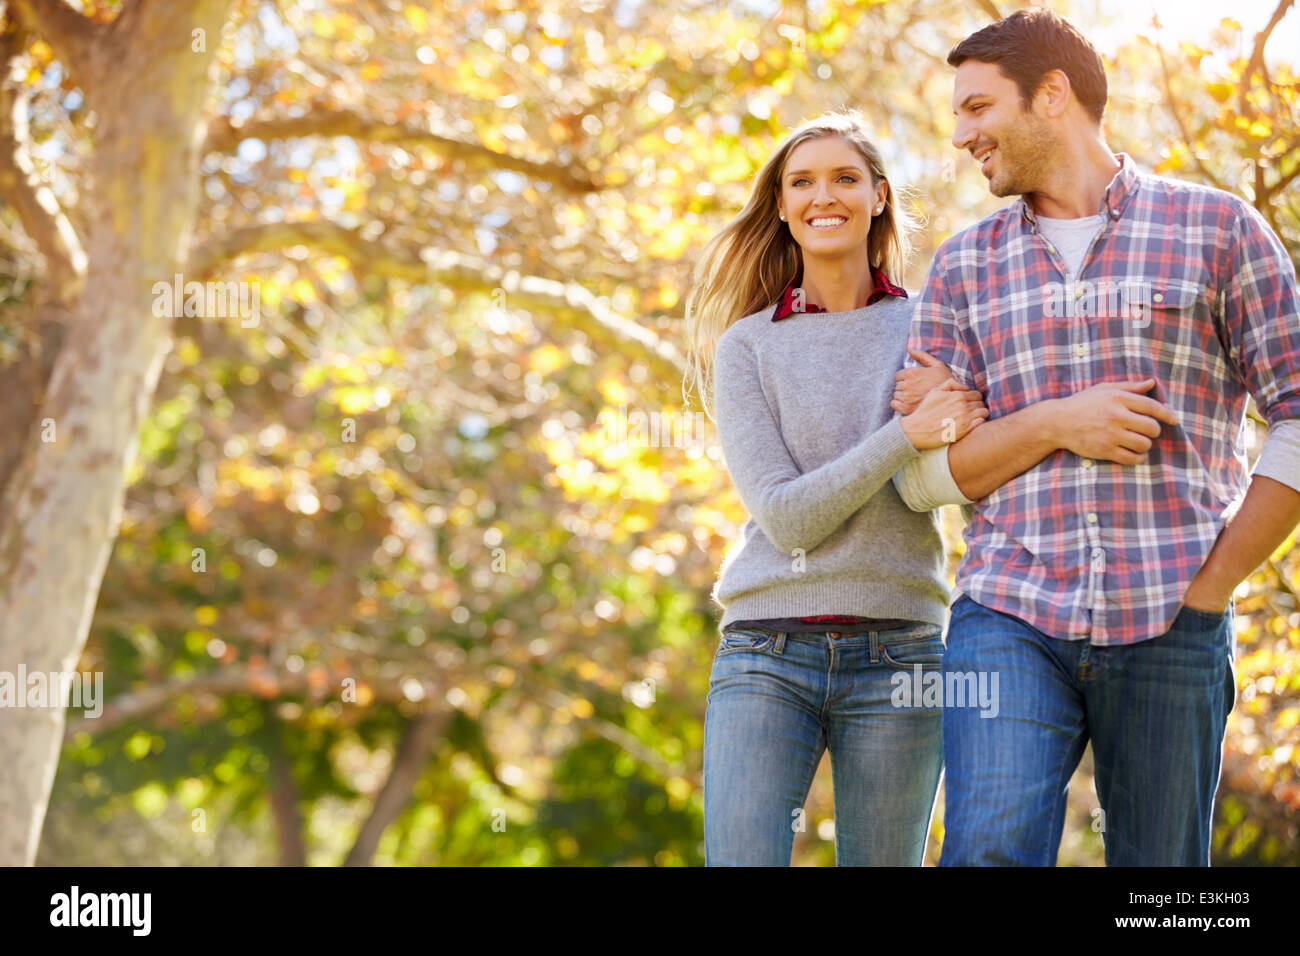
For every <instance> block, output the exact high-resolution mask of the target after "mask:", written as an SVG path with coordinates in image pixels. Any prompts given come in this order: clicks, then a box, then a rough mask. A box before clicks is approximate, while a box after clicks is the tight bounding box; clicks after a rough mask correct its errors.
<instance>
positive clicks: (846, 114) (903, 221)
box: [682, 109, 916, 419]
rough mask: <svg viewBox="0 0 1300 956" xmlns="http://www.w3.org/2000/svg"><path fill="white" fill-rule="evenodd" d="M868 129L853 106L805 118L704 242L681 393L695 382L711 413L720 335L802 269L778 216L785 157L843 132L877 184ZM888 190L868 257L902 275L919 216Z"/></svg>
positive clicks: (689, 303)
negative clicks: (739, 206)
mask: <svg viewBox="0 0 1300 956" xmlns="http://www.w3.org/2000/svg"><path fill="white" fill-rule="evenodd" d="M869 134H870V130H869V129H868V127H867V124H866V121H865V120H864V119H863V118H862V114H861V113H859V112H858V111H857V110H851V109H845V110H839V111H833V112H829V113H823V114H822V115H821V116H818V117H816V118H814V119H811V120H808V121H807V122H805V123H803V124H802V125H800V126H799V127H798V128H797V129H795V130H794V131H793V132H791V133H790V135H789V136H788V137H787V138H786V140H785V142H783V143H782V144H781V145H780V146H779V147H778V148H777V150H776V151H775V152H774V153H773V154H772V155H771V156H770V157H769V158H768V160H767V162H765V163H764V164H763V167H762V169H760V170H759V171H758V173H757V175H756V176H755V177H754V185H753V188H752V190H751V192H750V196H749V201H748V202H746V203H745V208H744V209H742V210H741V211H740V213H739V214H738V215H737V216H736V217H735V218H734V219H732V220H731V222H729V223H727V225H726V226H724V227H723V229H722V230H721V231H720V232H719V233H718V234H717V235H716V236H714V237H713V238H712V239H710V240H709V242H708V244H707V245H706V246H705V247H704V252H703V254H702V255H701V256H700V259H699V261H698V262H697V263H696V265H695V269H694V272H693V275H692V282H691V289H690V291H689V292H688V293H687V296H686V302H685V309H686V345H687V366H686V376H685V379H684V380H683V382H682V395H683V397H684V398H685V399H686V402H687V404H688V405H689V404H690V391H691V389H692V388H694V390H695V391H697V392H699V395H700V400H701V404H702V405H703V408H704V411H705V412H706V413H707V414H708V416H709V418H710V419H713V418H714V414H713V384H714V383H713V357H714V352H715V350H716V348H717V344H718V339H720V338H722V333H723V332H725V331H727V328H728V327H729V326H730V325H731V324H732V323H733V322H735V321H736V320H737V319H740V318H743V317H745V316H747V315H751V314H753V313H754V312H757V311H758V310H759V309H762V308H763V307H764V306H767V305H772V306H775V304H776V300H777V297H778V296H779V295H780V294H781V292H782V291H784V289H785V287H786V286H787V285H789V284H790V283H791V282H792V281H794V278H795V276H796V275H798V274H799V273H800V271H801V270H802V269H803V252H802V250H801V249H800V248H799V244H798V243H797V242H795V240H794V237H793V236H792V235H791V234H790V229H789V226H788V225H787V224H786V223H784V222H782V221H781V220H780V218H778V215H779V214H778V210H777V206H776V195H777V193H778V192H779V191H780V188H781V176H782V173H783V172H784V170H785V165H786V161H787V160H788V159H789V157H790V154H791V153H792V152H794V150H795V148H796V147H798V146H800V145H801V144H803V143H805V142H807V141H808V140H810V139H819V138H822V137H825V136H839V137H841V138H843V139H844V141H845V142H846V143H847V144H848V145H850V146H852V147H853V148H855V149H856V150H857V151H858V152H859V153H861V154H862V158H863V159H864V160H866V164H867V169H868V170H870V172H871V179H872V185H873V186H876V185H878V184H879V183H880V182H881V181H882V180H883V181H885V182H886V183H889V180H888V177H887V176H886V175H885V168H884V165H883V163H882V162H881V159H880V151H879V150H878V149H877V148H876V146H875V144H874V143H872V142H871V138H870V135H869ZM886 192H887V195H886V197H885V207H884V209H883V211H882V212H881V213H880V215H878V216H876V217H875V218H874V219H872V221H871V230H870V231H869V232H868V233H867V259H868V261H869V262H870V264H871V265H872V266H873V267H877V268H880V269H883V270H884V272H885V275H886V276H888V277H889V278H890V279H891V281H893V282H901V281H902V276H903V268H904V266H905V265H906V264H907V258H908V256H909V255H910V254H911V249H912V246H911V234H912V233H913V232H914V231H915V228H916V223H915V220H914V219H913V217H912V215H911V214H910V213H909V212H908V210H907V209H906V208H905V207H904V206H902V205H901V203H900V198H902V197H900V190H899V189H897V188H895V187H894V185H893V184H892V183H889V188H888V190H887V191H886ZM902 192H903V193H906V192H907V191H906V190H902Z"/></svg>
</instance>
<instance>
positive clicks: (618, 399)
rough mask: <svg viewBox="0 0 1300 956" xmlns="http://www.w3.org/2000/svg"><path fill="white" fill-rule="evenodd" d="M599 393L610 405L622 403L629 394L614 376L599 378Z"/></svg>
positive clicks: (624, 402)
mask: <svg viewBox="0 0 1300 956" xmlns="http://www.w3.org/2000/svg"><path fill="white" fill-rule="evenodd" d="M598 387H599V388H600V394H601V395H602V396H604V398H605V401H606V402H608V403H609V404H611V405H624V404H626V403H627V400H628V398H629V397H630V394H629V392H628V390H627V386H625V385H624V384H623V383H622V382H620V381H619V380H618V379H616V378H611V377H606V378H603V379H601V380H600V385H599V386H598Z"/></svg>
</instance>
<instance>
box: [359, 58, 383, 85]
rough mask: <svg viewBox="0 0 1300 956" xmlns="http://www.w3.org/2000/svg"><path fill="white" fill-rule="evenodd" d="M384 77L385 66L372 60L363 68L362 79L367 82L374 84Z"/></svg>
mask: <svg viewBox="0 0 1300 956" xmlns="http://www.w3.org/2000/svg"><path fill="white" fill-rule="evenodd" d="M383 75H384V67H383V64H381V63H378V62H376V61H374V60H370V61H368V62H367V63H366V65H365V66H363V67H362V68H361V78H362V79H363V80H366V81H367V82H373V81H375V80H377V79H379V78H380V77H381V76H383Z"/></svg>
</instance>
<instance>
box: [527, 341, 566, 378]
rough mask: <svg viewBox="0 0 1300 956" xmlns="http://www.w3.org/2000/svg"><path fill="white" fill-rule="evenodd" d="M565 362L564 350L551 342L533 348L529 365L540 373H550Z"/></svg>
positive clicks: (529, 357)
mask: <svg viewBox="0 0 1300 956" xmlns="http://www.w3.org/2000/svg"><path fill="white" fill-rule="evenodd" d="M564 363H565V358H564V352H563V351H561V350H560V349H559V347H557V346H555V345H553V344H551V343H550V342H547V343H546V344H545V345H541V346H539V347H538V348H535V349H533V351H532V354H531V355H529V356H528V367H529V368H530V369H531V370H532V371H534V372H536V373H537V374H538V375H550V374H551V373H552V372H554V371H556V370H557V369H559V368H561V367H563V365H564Z"/></svg>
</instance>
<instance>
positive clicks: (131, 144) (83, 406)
mask: <svg viewBox="0 0 1300 956" xmlns="http://www.w3.org/2000/svg"><path fill="white" fill-rule="evenodd" d="M232 2H233V0H192V2H179V0H139V2H137V3H136V4H134V5H129V6H127V7H126V9H125V11H124V12H123V14H122V15H121V16H120V17H119V18H118V22H116V23H114V24H113V25H112V29H111V30H105V31H103V32H102V34H100V35H98V36H96V38H95V42H94V45H93V46H92V47H90V48H89V50H87V51H86V52H87V55H86V58H85V62H83V63H76V62H74V63H68V64H66V66H67V67H68V69H69V72H70V73H71V74H72V75H74V76H75V77H77V79H78V81H79V82H80V83H81V85H82V87H83V89H84V90H85V94H86V101H87V105H88V106H89V107H90V108H91V109H93V110H94V112H95V115H96V119H97V125H96V128H95V152H94V155H93V156H92V157H91V159H90V160H89V163H88V168H87V170H86V176H85V179H84V180H83V181H82V182H81V183H80V187H81V188H80V194H81V205H80V212H81V215H80V216H79V217H78V219H79V220H80V221H81V222H84V223H86V236H85V237H84V243H83V247H84V249H85V251H86V254H87V266H86V277H85V284H84V287H83V288H82V289H81V290H80V291H79V293H77V294H76V295H75V297H74V298H73V299H72V301H71V302H70V303H69V307H68V312H69V315H68V317H67V319H66V322H67V328H66V329H65V331H64V335H63V340H62V343H61V345H60V347H59V350H58V354H57V356H55V358H54V361H53V368H52V371H51V374H50V377H49V383H48V387H47V389H46V391H45V395H44V401H43V403H42V404H41V406H40V409H39V412H38V413H37V414H36V415H35V416H34V418H35V421H34V422H33V426H32V427H31V428H28V429H26V430H23V431H17V430H16V431H14V432H12V433H9V434H4V435H3V437H2V438H0V441H3V442H4V443H5V444H6V446H9V445H10V443H18V444H20V445H22V446H25V447H22V448H20V449H19V450H18V452H17V453H15V452H14V449H13V448H12V447H6V448H5V449H4V451H3V453H0V460H9V461H15V462H17V463H18V464H17V466H16V467H15V470H14V472H13V473H12V474H11V475H10V476H9V479H8V481H7V482H6V483H5V486H4V492H3V499H2V500H0V671H8V672H10V673H11V674H14V675H15V677H16V675H17V674H18V672H19V668H20V666H21V667H25V669H26V672H27V673H28V674H32V673H33V672H41V673H45V674H49V673H52V672H60V671H71V670H74V669H75V668H76V666H77V661H78V658H79V657H80V654H81V650H82V647H83V646H84V644H85V640H86V635H87V633H88V631H89V628H90V621H91V615H92V613H93V611H94V608H95V602H96V598H97V596H98V593H99V586H100V582H101V580H102V578H103V574H104V568H105V566H106V564H107V562H108V556H109V552H110V549H111V547H112V543H113V539H114V537H115V535H116V531H117V527H118V523H119V521H120V519H121V515H122V505H123V499H124V495H125V478H126V473H127V469H128V468H129V467H130V465H131V463H132V462H133V461H134V458H135V453H136V449H137V445H138V434H139V429H140V423H141V419H142V418H143V417H144V415H145V413H146V411H147V410H148V407H149V403H150V401H151V399H152V397H153V392H154V387H155V385H156V384H157V381H158V374H159V371H160V370H161V366H162V361H163V358H164V357H165V356H166V354H167V351H168V350H169V348H170V344H171V343H170V340H169V337H168V336H169V331H170V328H171V321H172V320H171V316H170V315H164V316H161V317H159V316H155V315H154V314H153V308H152V298H153V295H152V286H153V283H154V282H157V281H168V282H170V281H171V277H172V275H173V274H174V273H175V272H176V271H177V266H178V263H180V262H182V261H183V256H184V254H185V252H186V251H187V250H186V247H187V245H188V242H189V236H190V230H191V228H192V224H193V220H194V216H195V213H196V211H197V207H198V168H197V163H198V144H199V143H200V142H202V137H203V134H204V128H203V108H204V105H205V103H206V101H207V97H208V92H209V87H210V81H209V78H208V74H209V67H210V65H211V60H212V53H213V50H214V49H215V47H216V45H217V44H218V43H219V42H220V38H221V26H222V24H223V23H224V22H225V20H226V18H227V15H228V13H229V8H230V6H231V4H232ZM196 30H202V31H204V37H203V45H204V46H205V49H196V48H195V47H196V44H195V43H194V37H195V34H194V31H196ZM47 424H48V425H52V428H53V440H52V441H51V440H43V438H47V439H48V437H49V436H48V435H45V436H43V434H42V430H43V428H44V427H45V426H46V425H47ZM19 691H20V697H19V699H20V700H22V699H23V697H22V689H21V688H19ZM64 705H66V701H65V702H64ZM63 723H64V712H63V706H62V705H61V706H56V707H54V708H49V707H46V708H35V707H30V708H29V707H13V708H4V710H3V711H0V767H3V768H5V770H4V771H3V773H4V776H5V780H4V786H2V787H0V865H10V866H12V865H30V864H31V863H32V861H33V860H34V859H35V855H36V848H37V844H38V842H39V839H40V830H41V825H42V823H43V821H44V818H45V807H46V802H47V801H48V799H49V793H50V787H51V785H52V784H53V781H54V773H55V769H56V767H57V765H58V756H59V749H60V744H61V741H62V739H63Z"/></svg>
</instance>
